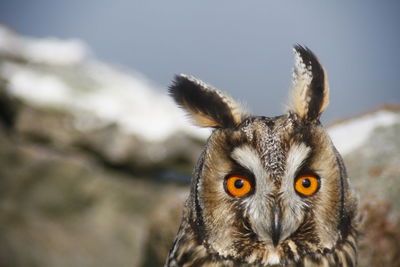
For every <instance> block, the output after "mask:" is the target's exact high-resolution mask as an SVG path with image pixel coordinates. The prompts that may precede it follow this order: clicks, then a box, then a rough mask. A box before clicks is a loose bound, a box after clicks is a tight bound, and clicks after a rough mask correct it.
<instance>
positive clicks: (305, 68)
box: [291, 45, 329, 122]
mask: <svg viewBox="0 0 400 267" xmlns="http://www.w3.org/2000/svg"><path fill="white" fill-rule="evenodd" d="M294 55H295V64H294V70H293V89H292V94H291V98H292V99H291V110H292V111H293V112H295V113H296V114H297V115H298V116H299V117H300V118H302V119H303V120H305V121H309V122H315V121H317V120H318V119H319V117H320V116H321V114H322V112H323V111H324V110H325V109H326V107H327V106H328V104H329V84H328V76H327V74H326V72H325V70H324V68H323V67H322V65H321V64H320V63H319V61H318V59H317V57H316V56H315V55H314V53H313V52H312V51H311V50H310V49H308V48H307V47H303V46H301V45H296V46H295V47H294Z"/></svg>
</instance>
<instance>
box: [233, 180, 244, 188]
mask: <svg viewBox="0 0 400 267" xmlns="http://www.w3.org/2000/svg"><path fill="white" fill-rule="evenodd" d="M235 187H236V188H242V187H243V180H236V181H235Z"/></svg>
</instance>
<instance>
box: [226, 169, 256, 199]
mask: <svg viewBox="0 0 400 267" xmlns="http://www.w3.org/2000/svg"><path fill="white" fill-rule="evenodd" d="M251 189H252V183H251V181H250V179H248V178H247V177H245V176H243V175H239V174H233V175H230V176H228V177H227V178H226V180H225V190H226V191H227V192H228V193H229V194H230V195H231V196H234V197H243V196H245V195H247V194H249V193H250V191H251Z"/></svg>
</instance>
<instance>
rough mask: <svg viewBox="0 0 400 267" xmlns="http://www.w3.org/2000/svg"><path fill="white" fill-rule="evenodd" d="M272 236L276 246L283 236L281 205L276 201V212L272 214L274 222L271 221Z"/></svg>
mask: <svg viewBox="0 0 400 267" xmlns="http://www.w3.org/2000/svg"><path fill="white" fill-rule="evenodd" d="M271 226H272V227H271V237H272V243H273V244H274V246H275V247H276V246H277V245H278V243H279V240H280V237H281V230H282V227H281V209H280V207H279V204H278V203H276V204H275V206H274V212H273V216H272V223H271Z"/></svg>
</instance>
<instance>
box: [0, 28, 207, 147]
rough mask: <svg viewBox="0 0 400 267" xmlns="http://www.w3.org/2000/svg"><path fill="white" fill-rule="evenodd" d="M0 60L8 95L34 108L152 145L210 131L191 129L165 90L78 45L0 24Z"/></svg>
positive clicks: (79, 42)
mask: <svg viewBox="0 0 400 267" xmlns="http://www.w3.org/2000/svg"><path fill="white" fill-rule="evenodd" d="M0 57H4V58H5V59H6V60H2V62H0V77H3V79H5V80H7V82H8V89H9V90H10V92H11V93H12V94H14V95H16V96H18V97H20V98H22V99H25V100H27V101H29V102H31V103H34V104H36V105H40V106H50V107H56V108H63V109H67V110H68V111H70V112H73V113H74V114H75V115H76V117H77V119H78V120H79V119H82V118H81V117H82V116H81V115H82V114H93V115H94V116H96V117H98V118H100V119H101V120H102V121H103V122H105V123H112V122H116V123H117V124H118V125H119V126H120V127H121V129H122V130H125V131H127V132H128V133H132V134H134V135H136V136H139V137H140V138H142V139H144V140H147V141H152V142H161V141H163V140H166V139H167V138H169V137H171V136H173V135H174V134H177V133H178V132H182V131H183V132H186V133H188V134H189V135H192V136H195V137H198V138H206V137H207V136H208V135H209V133H210V132H209V130H204V129H203V130H202V129H198V128H197V127H194V126H192V125H191V124H190V122H189V121H188V120H187V119H186V118H185V116H184V113H183V111H181V110H180V109H179V108H177V106H176V105H175V104H174V103H173V102H172V100H171V99H170V97H168V96H167V90H166V89H161V88H158V87H157V86H156V85H154V84H152V83H151V82H150V81H149V80H148V79H147V78H146V77H144V76H143V75H141V74H139V73H135V72H133V71H126V70H121V69H118V68H116V67H111V66H110V65H107V64H104V63H102V62H99V61H97V60H95V59H94V58H91V57H89V51H88V49H87V47H86V45H84V44H83V43H82V42H81V41H77V40H59V39H54V38H43V39H39V38H30V37H29V38H28V37H21V36H18V35H17V34H15V33H14V32H12V31H10V30H8V29H7V28H5V27H1V26H0ZM14 58H19V59H21V58H22V60H23V61H26V62H28V64H26V63H21V62H20V61H18V60H14ZM78 124H79V125H80V126H81V127H89V128H90V127H91V125H85V123H83V124H82V123H78Z"/></svg>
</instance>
